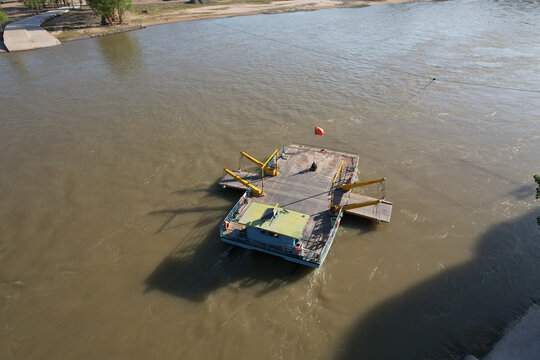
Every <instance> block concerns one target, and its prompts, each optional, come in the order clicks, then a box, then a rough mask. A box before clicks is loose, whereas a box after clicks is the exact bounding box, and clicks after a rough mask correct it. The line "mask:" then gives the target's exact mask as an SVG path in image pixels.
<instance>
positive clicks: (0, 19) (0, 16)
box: [0, 5, 8, 24]
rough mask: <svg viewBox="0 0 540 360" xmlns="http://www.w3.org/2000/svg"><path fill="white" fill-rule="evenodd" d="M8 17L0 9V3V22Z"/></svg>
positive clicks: (0, 6)
mask: <svg viewBox="0 0 540 360" xmlns="http://www.w3.org/2000/svg"><path fill="white" fill-rule="evenodd" d="M7 19H8V16H7V15H6V13H5V12H3V11H2V5H0V24H2V23H3V22H6V21H7Z"/></svg>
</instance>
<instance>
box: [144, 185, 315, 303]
mask: <svg viewBox="0 0 540 360" xmlns="http://www.w3.org/2000/svg"><path fill="white" fill-rule="evenodd" d="M216 188H217V187H214V188H211V189H209V190H208V191H209V194H208V195H209V196H210V197H214V196H218V195H219V196H220V197H225V198H226V199H228V200H230V201H231V204H234V203H235V202H236V201H237V200H238V197H239V196H240V195H241V193H237V194H225V193H223V192H220V191H221V189H216ZM218 192H220V193H219V194H218ZM214 199H215V197H214ZM231 206H232V205H227V206H218V207H216V206H200V207H197V208H193V207H182V208H176V209H166V210H160V211H154V212H151V213H150V215H156V216H166V217H167V219H166V220H165V222H164V223H163V224H162V225H161V226H160V227H159V228H158V230H157V232H156V233H159V232H162V231H165V230H167V231H168V230H171V229H174V228H175V227H174V226H173V225H172V224H173V222H174V221H173V219H174V218H176V217H177V216H181V215H182V214H186V213H193V212H197V213H198V214H199V215H200V217H199V219H197V220H196V221H195V223H193V224H191V225H190V227H191V228H192V230H191V231H189V232H187V233H184V234H183V236H181V238H182V241H181V242H180V244H179V245H178V246H177V247H176V248H175V249H173V251H172V252H171V253H170V254H169V255H168V256H167V257H166V258H165V259H164V260H163V261H162V262H161V263H160V264H159V265H158V266H157V267H156V269H155V270H154V271H153V272H152V273H151V274H150V276H148V278H147V279H146V280H145V284H146V285H147V288H146V290H145V292H148V291H152V290H159V291H164V292H166V293H169V294H172V295H175V296H179V297H182V298H186V299H189V300H192V301H204V300H205V299H206V297H207V296H208V295H209V294H210V293H212V292H213V291H216V290H218V289H220V288H223V287H226V286H229V285H231V286H233V287H234V288H235V289H246V288H250V289H253V291H254V294H255V296H263V295H264V294H266V293H268V292H271V291H273V290H276V289H279V288H281V287H283V286H287V285H288V284H291V283H294V282H296V281H298V280H300V279H302V278H303V277H305V276H307V275H308V274H310V273H311V272H312V271H313V269H312V268H308V267H305V266H302V265H299V264H295V263H291V262H288V261H285V260H283V259H281V258H279V257H276V256H272V255H268V254H264V253H260V252H258V251H252V250H247V249H243V248H239V247H236V246H232V245H229V244H226V243H223V242H222V241H220V240H219V224H220V223H221V222H222V221H223V218H224V217H225V216H226V215H227V213H228V211H229V210H230V207H231ZM209 225H211V227H210V228H211V229H212V230H211V231H208V228H209Z"/></svg>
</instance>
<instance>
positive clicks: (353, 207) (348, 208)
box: [330, 200, 382, 212]
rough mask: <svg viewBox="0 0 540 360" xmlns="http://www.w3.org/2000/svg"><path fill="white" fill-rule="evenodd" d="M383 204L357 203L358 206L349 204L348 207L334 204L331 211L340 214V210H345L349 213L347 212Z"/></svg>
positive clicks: (379, 201) (375, 202) (374, 202)
mask: <svg viewBox="0 0 540 360" xmlns="http://www.w3.org/2000/svg"><path fill="white" fill-rule="evenodd" d="M381 202H382V200H373V201H364V202H361V203H356V204H347V205H343V206H339V205H337V204H332V207H331V208H330V211H332V212H338V211H339V210H340V209H343V211H347V210H351V209H356V208H361V207H365V206H371V205H377V204H380V203H381Z"/></svg>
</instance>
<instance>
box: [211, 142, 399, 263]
mask: <svg viewBox="0 0 540 360" xmlns="http://www.w3.org/2000/svg"><path fill="white" fill-rule="evenodd" d="M241 155H242V157H243V158H246V159H248V160H249V161H251V162H252V163H253V164H255V165H256V166H257V167H258V168H259V169H260V173H259V171H258V169H257V171H256V172H246V171H242V169H239V170H236V171H231V170H229V169H227V168H224V171H225V173H226V175H225V176H224V177H223V178H222V179H221V180H220V181H219V184H220V185H221V186H222V187H223V188H230V189H239V190H245V192H244V194H243V195H242V196H241V197H240V199H239V200H238V202H237V203H236V204H235V205H234V207H233V208H232V209H231V211H230V212H229V214H228V215H227V216H226V217H225V219H224V220H223V222H222V223H221V226H220V231H219V237H220V239H221V240H222V241H224V242H226V243H229V244H232V245H236V246H240V247H243V248H246V249H251V250H257V251H261V252H265V253H268V254H272V255H276V256H280V257H282V258H283V259H285V260H288V261H292V262H295V263H298V264H302V265H306V266H311V267H319V266H321V264H322V263H323V262H324V260H325V258H326V256H327V254H328V251H329V249H330V247H331V246H332V243H333V241H334V238H335V236H336V233H337V230H338V228H339V224H340V221H341V218H342V217H343V215H344V214H350V215H355V216H360V217H364V218H368V219H372V220H374V221H377V223H379V222H381V221H382V222H390V216H391V214H392V203H391V202H388V201H386V200H385V199H384V197H385V181H386V179H385V178H380V179H375V180H368V181H358V163H359V157H358V155H355V154H351V153H347V152H343V151H335V150H329V149H324V148H320V147H315V146H311V145H300V144H291V145H289V146H285V147H283V148H282V149H279V150H278V149H276V150H275V151H274V152H273V153H272V155H271V156H270V157H268V159H267V160H266V162H264V163H263V162H260V161H258V160H257V159H255V158H253V157H252V156H250V155H248V154H247V153H245V152H241ZM372 184H377V187H378V189H379V190H382V195H381V196H377V197H371V196H366V195H362V194H357V193H355V192H353V191H352V190H353V189H355V188H360V187H365V186H368V185H372Z"/></svg>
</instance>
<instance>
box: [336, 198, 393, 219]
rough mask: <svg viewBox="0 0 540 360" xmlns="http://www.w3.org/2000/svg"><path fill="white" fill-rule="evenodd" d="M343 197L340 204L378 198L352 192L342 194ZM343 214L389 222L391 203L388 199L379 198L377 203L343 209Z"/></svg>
mask: <svg viewBox="0 0 540 360" xmlns="http://www.w3.org/2000/svg"><path fill="white" fill-rule="evenodd" d="M347 195H348V197H347ZM344 198H346V202H345V204H340V205H349V204H356V203H362V202H367V201H374V200H378V199H376V198H372V197H369V196H364V195H359V194H354V193H351V192H349V193H347V194H346V195H344ZM344 200H345V199H344ZM345 214H351V215H356V216H361V217H365V218H368V219H373V220H377V221H383V222H390V217H391V216H392V203H391V202H389V201H385V200H381V202H380V203H379V204H377V205H370V206H365V207H360V208H356V209H350V210H345Z"/></svg>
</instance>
